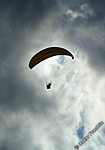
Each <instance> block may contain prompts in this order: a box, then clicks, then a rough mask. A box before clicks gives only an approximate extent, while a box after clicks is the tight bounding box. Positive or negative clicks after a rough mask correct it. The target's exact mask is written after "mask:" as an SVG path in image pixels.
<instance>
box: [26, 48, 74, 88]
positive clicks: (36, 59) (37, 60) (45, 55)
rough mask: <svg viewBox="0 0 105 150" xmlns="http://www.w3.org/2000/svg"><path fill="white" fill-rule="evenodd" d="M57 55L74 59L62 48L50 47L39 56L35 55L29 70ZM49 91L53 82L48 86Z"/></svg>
mask: <svg viewBox="0 0 105 150" xmlns="http://www.w3.org/2000/svg"><path fill="white" fill-rule="evenodd" d="M56 55H67V56H70V57H72V59H74V56H73V55H72V54H71V53H70V52H69V51H68V50H66V49H64V48H60V47H49V48H46V49H43V50H41V51H39V52H38V53H37V54H35V55H34V56H33V57H32V58H31V60H30V62H29V68H30V69H32V68H34V67H35V66H36V65H37V64H39V63H41V62H42V61H44V60H46V59H48V58H50V57H53V56H56ZM46 87H47V89H50V88H51V82H50V83H49V84H46Z"/></svg>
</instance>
